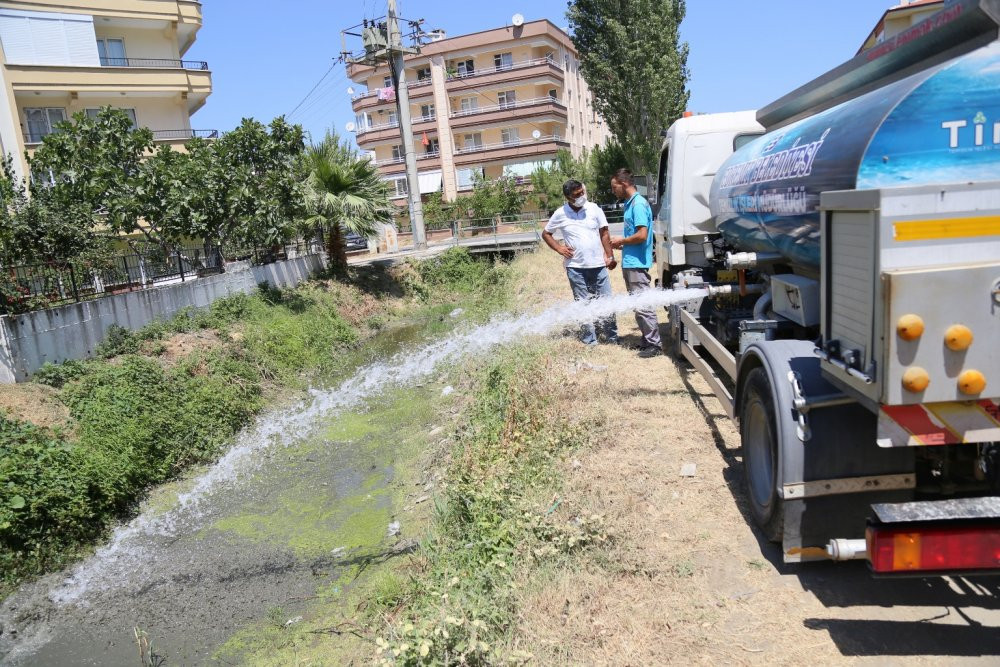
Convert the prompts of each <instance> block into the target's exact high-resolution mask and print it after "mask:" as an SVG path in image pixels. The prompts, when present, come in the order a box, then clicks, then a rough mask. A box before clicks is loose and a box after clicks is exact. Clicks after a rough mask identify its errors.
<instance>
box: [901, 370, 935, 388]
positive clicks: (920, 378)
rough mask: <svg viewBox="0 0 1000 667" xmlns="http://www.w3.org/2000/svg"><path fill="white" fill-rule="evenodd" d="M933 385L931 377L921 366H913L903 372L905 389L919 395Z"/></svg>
mask: <svg viewBox="0 0 1000 667" xmlns="http://www.w3.org/2000/svg"><path fill="white" fill-rule="evenodd" d="M930 383H931V376H930V375H928V374H927V371H925V370H924V369H923V368H921V367H920V366H911V367H910V368H907V369H906V370H905V371H904V372H903V389H905V390H906V391H911V392H913V393H914V394H919V393H920V392H922V391H923V390H924V389H927V385H929V384H930Z"/></svg>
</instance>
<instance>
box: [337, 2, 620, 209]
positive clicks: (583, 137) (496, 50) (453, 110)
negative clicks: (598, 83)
mask: <svg viewBox="0 0 1000 667" xmlns="http://www.w3.org/2000/svg"><path fill="white" fill-rule="evenodd" d="M348 74H349V76H350V78H351V79H352V80H353V81H354V82H355V84H359V85H362V86H365V87H366V89H367V90H365V91H363V92H361V93H359V94H357V95H355V97H354V100H353V103H352V106H353V109H354V112H355V114H356V123H355V131H356V138H357V142H358V146H359V147H361V148H362V149H363V150H365V151H368V152H369V154H370V155H371V156H372V158H373V159H374V160H375V162H376V164H377V165H378V167H379V171H381V173H382V175H383V178H384V179H385V180H387V181H391V182H392V184H393V188H392V190H391V191H392V192H393V193H394V197H395V200H396V201H397V203H399V204H400V205H403V204H404V203H405V198H406V194H407V189H406V188H407V186H406V178H405V165H404V164H403V150H402V146H401V140H400V132H399V122H398V119H397V118H396V102H395V91H394V90H393V88H392V80H391V77H390V75H389V70H388V67H387V66H385V65H382V66H379V67H378V68H372V67H366V66H360V65H349V66H348ZM405 79H406V82H407V90H408V92H409V97H410V115H411V119H412V124H413V134H414V144H415V145H414V148H415V150H416V152H417V169H418V171H419V174H420V192H421V194H427V193H430V192H436V191H441V193H442V196H443V198H444V200H445V201H455V199H456V198H457V197H458V196H459V195H460V194H462V193H463V192H467V191H469V190H471V189H472V186H473V181H474V178H475V174H477V173H478V174H480V175H482V176H484V177H485V178H488V179H489V178H499V177H500V176H502V175H504V174H508V175H513V176H515V177H517V178H521V179H524V180H527V178H528V176H529V175H530V174H531V172H532V171H534V169H535V168H536V167H537V166H538V165H541V164H547V163H549V162H550V161H551V160H552V158H554V157H555V154H556V152H557V151H558V150H560V149H568V150H570V151H572V153H573V154H574V155H577V156H578V155H579V154H580V153H581V151H582V150H583V149H584V148H588V147H592V146H596V145H603V144H604V142H605V141H606V140H607V138H608V137H609V136H610V133H609V132H608V129H607V125H606V124H605V123H604V122H603V120H602V119H601V118H600V116H598V115H597V114H596V113H595V112H594V109H593V104H592V100H591V96H590V90H589V88H588V87H587V84H586V82H585V81H584V80H583V76H582V75H581V73H580V69H579V62H578V60H577V53H576V50H575V49H574V47H573V43H572V42H571V41H570V39H569V36H568V35H566V33H565V32H563V31H562V30H560V29H559V28H558V27H556V26H555V25H553V24H552V23H551V22H550V21H547V20H541V21H532V22H528V23H524V24H522V25H520V26H507V27H504V28H496V29H493V30H486V31H483V32H478V33H473V34H469V35H461V36H458V37H451V38H447V39H439V40H437V41H434V42H431V43H430V44H427V45H425V46H423V47H422V48H421V53H420V54H419V55H414V56H408V57H407V58H406V59H405Z"/></svg>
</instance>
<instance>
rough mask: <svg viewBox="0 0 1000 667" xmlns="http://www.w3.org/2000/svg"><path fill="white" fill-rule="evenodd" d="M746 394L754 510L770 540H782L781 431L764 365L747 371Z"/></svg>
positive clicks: (744, 433) (745, 443) (744, 432)
mask: <svg viewBox="0 0 1000 667" xmlns="http://www.w3.org/2000/svg"><path fill="white" fill-rule="evenodd" d="M742 395H743V401H742V403H741V405H740V415H739V416H740V441H741V444H742V449H743V474H744V479H745V480H746V489H747V499H748V500H749V501H750V513H751V514H752V515H753V518H754V521H756V523H757V525H758V526H760V529H761V530H762V531H763V532H764V536H765V537H766V538H767V539H768V540H770V541H771V542H780V541H781V538H782V531H783V525H782V524H783V522H784V513H783V507H782V505H781V502H782V501H781V499H780V498H779V497H778V490H777V489H778V487H777V484H778V430H777V427H776V424H775V413H774V398H773V396H772V392H771V383H770V381H769V380H768V376H767V371H766V370H765V369H764V368H754V369H753V370H751V371H750V373H749V374H747V377H746V381H745V383H744V389H743V392H742Z"/></svg>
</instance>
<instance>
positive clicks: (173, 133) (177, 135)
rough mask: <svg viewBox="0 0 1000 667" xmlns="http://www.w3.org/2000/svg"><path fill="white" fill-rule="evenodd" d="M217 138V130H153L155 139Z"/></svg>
mask: <svg viewBox="0 0 1000 667" xmlns="http://www.w3.org/2000/svg"><path fill="white" fill-rule="evenodd" d="M196 137H200V138H202V139H218V138H219V131H218V130H153V139H154V140H155V141H169V140H171V139H194V138H196Z"/></svg>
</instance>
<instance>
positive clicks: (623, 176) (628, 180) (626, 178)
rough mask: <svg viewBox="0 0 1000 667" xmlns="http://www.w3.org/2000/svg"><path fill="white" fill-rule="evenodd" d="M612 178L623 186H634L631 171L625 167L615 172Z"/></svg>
mask: <svg viewBox="0 0 1000 667" xmlns="http://www.w3.org/2000/svg"><path fill="white" fill-rule="evenodd" d="M612 178H613V179H615V180H616V181H618V182H619V183H624V184H625V185H635V177H634V176H632V171H631V170H630V169H627V168H626V167H622V168H621V169H619V170H618V171H616V172H615V174H614V176H612Z"/></svg>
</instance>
